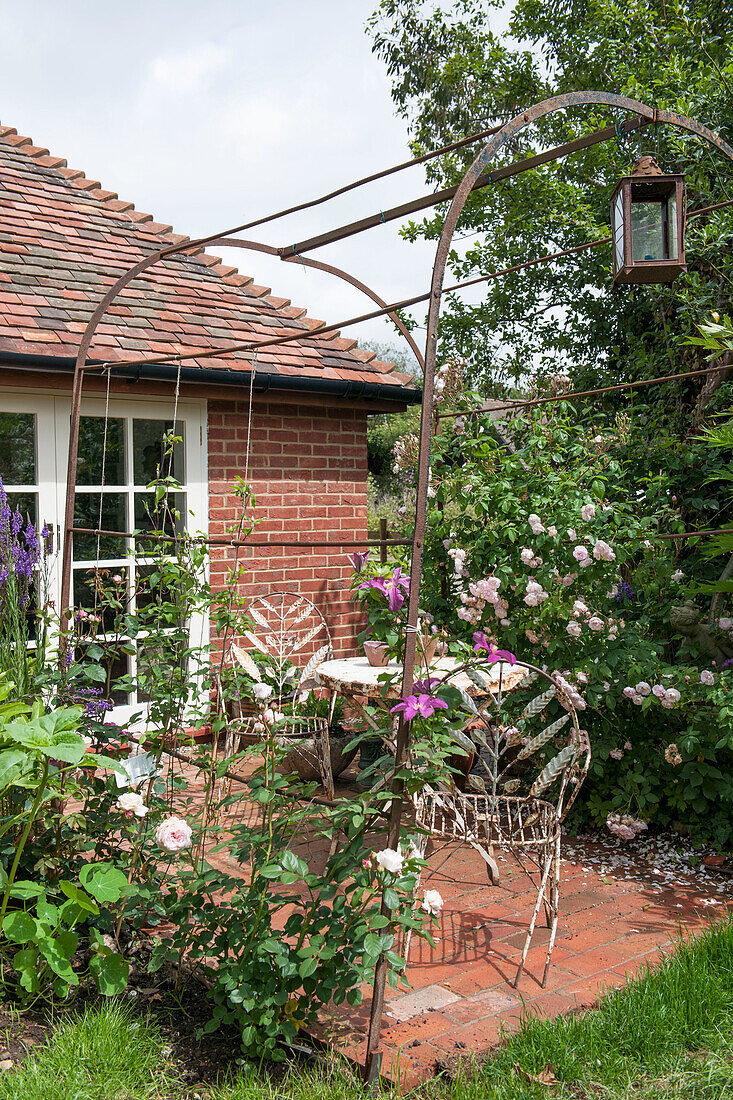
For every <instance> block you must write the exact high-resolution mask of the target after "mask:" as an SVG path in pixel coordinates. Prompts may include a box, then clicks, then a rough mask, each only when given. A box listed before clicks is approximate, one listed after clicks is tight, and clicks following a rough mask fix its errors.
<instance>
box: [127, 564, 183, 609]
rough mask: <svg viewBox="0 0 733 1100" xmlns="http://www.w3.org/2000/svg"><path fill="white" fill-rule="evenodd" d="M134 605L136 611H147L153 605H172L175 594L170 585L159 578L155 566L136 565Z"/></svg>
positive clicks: (159, 571) (159, 575)
mask: <svg viewBox="0 0 733 1100" xmlns="http://www.w3.org/2000/svg"><path fill="white" fill-rule="evenodd" d="M135 573H136V575H137V594H136V603H137V609H138V611H145V610H149V609H151V608H152V607H154V606H155V604H168V603H174V602H175V599H176V594H175V591H174V589H173V588H172V587H171V585H170V584H168V583H167V581H166V580H165V578H164V577H162V576H161V570H160V569H159V568H158V566H156V565H138V566H137V568H136V570H135Z"/></svg>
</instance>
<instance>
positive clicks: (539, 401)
mask: <svg viewBox="0 0 733 1100" xmlns="http://www.w3.org/2000/svg"><path fill="white" fill-rule="evenodd" d="M722 369H723V368H722V367H720V366H717V367H702V368H700V370H688V371H683V372H682V373H681V374H662V375H660V376H659V377H658V378H644V379H642V380H641V381H640V382H619V383H618V384H617V385H615V386H601V387H600V388H599V389H595V390H574V391H573V392H572V393H561V394H557V395H555V396H554V397H533V398H528V399H527V400H526V401H507V402H504V403H503V404H496V405H492V407H491V408H490V409H489V408H481V409H468V410H464V411H463V412H460V411H459V412H455V411H451V412H443V413H436V416H437V418H438V419H439V420H450V419H453V418H454V417H457V416H481V415H484V414H487V413H495V412H505V411H506V410H507V409H526V408H528V407H531V406H535V405H550V404H554V403H555V402H557V401H575V400H576V399H577V398H579V397H595V396H598V395H600V394H604V393H614V392H615V391H617V390H634V389H639V388H640V387H641V386H653V385H656V384H657V383H662V382H676V381H677V380H679V379H681V378H694V377H695V376H696V375H703V374H716V373H717V372H718V371H720V370H722Z"/></svg>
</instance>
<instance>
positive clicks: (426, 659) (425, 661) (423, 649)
mask: <svg viewBox="0 0 733 1100" xmlns="http://www.w3.org/2000/svg"><path fill="white" fill-rule="evenodd" d="M439 641H440V638H439V636H438V635H437V634H423V635H422V636H421V637H420V638H418V642H417V652H418V659H419V662H420V664H421V665H422V666H423V667H424V668H430V664H431V662H432V661H433V660H434V658H435V654H436V651H437V649H438V642H439Z"/></svg>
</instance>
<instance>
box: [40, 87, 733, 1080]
mask: <svg viewBox="0 0 733 1100" xmlns="http://www.w3.org/2000/svg"><path fill="white" fill-rule="evenodd" d="M590 105H599V106H606V107H613V108H619V109H621V110H625V111H630V112H634V113H635V114H636V115H637V116H638V122H634V121H633V120H632V122H630V123H627V124H622V125H625V126H626V130H625V131H624V130H623V129H622V128H621V129H620V132H630V131H631V130H632V129H640V128H641V127H643V126H645V125H650V124H654V125H658V124H660V123H664V124H667V125H671V126H675V127H677V128H679V129H682V130H685V131H687V132H689V133H692V134H695V135H697V136H698V137H700V138H703V139H704V140H706V141H707V142H709V143H710V144H711V145H713V146H714V147H715V148H717V149H718V150H719V151H720V152H722V153H723V154H724V155H725V156H726V157H727V158H728V159H729V160H731V161H733V148H731V146H730V145H728V143H727V142H725V141H724V140H723V139H722V138H721V137H720V136H719V135H717V134H716V133H714V132H713V131H712V130H710V129H709V128H708V127H706V126H704V125H703V124H702V123H699V122H697V121H696V120H694V119H691V118H688V117H687V116H684V115H679V114H676V113H675V112H672V111H667V110H661V109H658V108H654V107H648V106H646V105H645V104H643V103H641V102H639V101H638V100H635V99H631V98H629V97H627V96H621V95H616V94H613V93H606V92H597V91H584V92H573V93H568V94H565V95H561V96H555V97H552V98H550V99H547V100H543V101H542V102H540V103H538V104H535V105H534V106H532V107H530V108H528V109H527V110H526V111H522V112H521V113H520V114H518V115H516V116H515V117H514V118H513V119H511V120H510V121H509V122H507V123H506V124H505V125H503V126H502V127H500V128H497V130H496V131H495V132H491V131H484V132H483V133H482V134H481V135H478V136H480V137H481V138H483V137H485V136H486V135H487V134H490V135H491V136H489V140H488V141H487V142H486V143H485V145H484V146H483V147H482V149H481V150H480V152H479V153H478V155H477V156H476V157H475V159H474V161H473V163H472V164H471V166H470V167H469V168H468V170H467V171H466V172H465V174H464V176H463V178H462V181H461V183H460V184H459V185H458V186H457V187H456V188H451V189H448V190H449V191H450V192H451V193H452V200H451V205H450V208H449V210H448V213H447V215H446V218H445V221H444V224H443V230H442V232H441V236H440V240H439V242H438V245H437V248H436V255H435V261H434V265H433V271H432V279H431V287H430V292H429V309H428V321H427V335H426V347H425V354H424V357H423V356H422V355H421V354H420V350H419V348H418V347H417V345H416V344H415V341H414V340H413V338H412V336H411V335H410V333H409V332H408V331H407V330H406V328H405V326H404V324H403V323H402V321H401V319H400V318H399V316H398V314H396V312H395V311H396V308H398V307H399V305H402V304H408V303H407V302H406V303H400V304H397V305H395V304H393V305H392V306H391V307H390V306H387V304H386V303H385V302H384V301H383V300H382V299H381V298H380V296H379V295H378V294H377V293H376V292H375V291H374V290H372V289H371V288H369V287H367V286H366V284H364V283H362V282H361V281H360V280H358V279H357V278H356V277H355V276H352V275H350V274H349V273H347V272H345V271H343V270H341V269H339V268H335V267H333V266H331V265H327V264H323V263H319V262H318V261H314V260H310V259H306V258H305V257H303V255H302V254H301V251H298V249H299V247H300V248H301V249H302V251H305V250H307V249H308V248H312V247H318V246H319V245H320V244H325V243H330V240H336V239H342V238H343V237H344V236H348V235H353V234H354V233H358V232H362V231H364V230H365V229H369V228H373V227H374V226H375V225H376V224H378V221H377V222H375V221H374V218H371V219H365V220H364V222H363V223H355V224H354V225H353V226H350V227H342V229H341V230H338V231H336V232H335V233H334V234H324V235H323V238H322V239H321V238H312V239H310V240H309V241H305V242H302V244H301V246H298V245H293V246H291V248H290V249H287V248H285V249H283V248H281V249H277V248H274V247H272V246H269V245H265V244H261V243H259V242H254V241H248V240H243V239H238V238H235V237H233V236H232V235H231V234H234V233H237V232H240V231H241V230H243V229H247V228H250V227H252V226H254V225H259V224H262V223H263V222H265V221H268V220H272V219H270V218H263V219H259V220H258V221H256V222H251V223H248V224H246V225H243V226H238V227H237V228H236V229H234V230H231V231H228V232H225V233H223V234H216V235H212V236H210V237H205V238H201V239H199V240H196V241H190V240H188V241H183V242H180V243H178V244H169V245H166V246H165V247H164V248H161V249H158V250H156V251H155V252H152V253H150V254H149V255H148V256H146V257H144V258H143V259H142V260H140V261H138V263H137V264H135V265H134V266H133V267H131V268H130V269H129V270H128V271H127V272H125V273H124V274H123V275H122V276H120V278H119V279H118V280H117V282H116V283H115V284H114V285H113V286H112V287H111V288H110V289H109V290H108V291H107V293H106V294H105V296H104V297H103V299H102V300H101V301H100V303H99V305H98V306H97V308H96V309H95V311H94V313H93V315H92V317H91V318H90V320H89V322H88V324H87V327H86V329H85V331H84V333H83V336H82V339H81V342H80V345H79V351H78V354H77V357H76V363H75V368H74V379H73V386H72V418H71V432H70V443H69V460H68V468H67V493H66V513H65V523H64V538H63V557H62V595H61V612H62V614H63V613H64V612H65V611H66V610H67V609H68V607H69V597H70V581H71V552H72V540H73V533H74V501H75V479H76V464H77V448H78V426H79V416H80V408H81V396H82V388H83V378H84V373H85V367H86V363H87V357H88V352H89V348H90V346H91V342H92V339H93V337H94V333H95V331H96V329H97V327H98V325H99V323H100V321H101V319H102V317H103V316H104V314H105V312H106V310H107V309H108V307H109V306H110V305H111V304H112V302H114V301H115V299H116V298H117V296H118V295H119V294H120V293H121V291H122V290H123V289H124V288H125V286H127V285H128V284H129V283H130V282H131V281H132V280H133V279H135V278H136V277H137V276H138V275H141V274H143V273H144V272H145V271H146V270H147V269H148V268H150V267H152V266H153V265H154V264H156V263H157V262H159V261H160V260H162V259H166V258H167V257H169V256H173V255H175V254H177V253H188V252H191V250H196V251H200V250H201V248H202V246H203V245H204V244H214V245H219V246H222V247H229V246H233V247H239V248H248V249H252V250H255V251H261V252H265V253H268V254H270V255H276V256H280V259H282V260H283V261H293V262H301V263H304V264H305V265H306V266H309V267H313V268H316V269H318V270H322V271H325V272H327V273H329V274H332V275H335V276H337V277H339V278H341V279H344V280H345V281H346V282H349V283H350V284H351V285H352V286H355V287H356V288H357V289H359V290H361V291H362V292H363V293H364V294H366V295H367V296H368V297H370V298H371V299H372V301H374V302H375V303H377V304H378V305H379V306H380V311H379V312H380V313H382V314H383V313H387V314H388V315H389V316H391V318H392V320H393V322H394V323H395V324H396V326H397V328H398V329H399V331H400V332H401V333H402V335H403V336H404V337H405V338H406V339H407V341H408V343H409V345H410V347H411V350H412V351H413V353H414V354H415V356H416V358H417V359H418V362H420V363H421V365H422V366H423V370H424V378H423V392H422V404H421V423H420V439H419V452H418V467H417V479H416V487H417V493H416V504H415V524H414V529H413V537H412V544H411V549H412V556H411V563H410V588H409V601H408V617H407V625H406V639H405V657H404V665H403V679H402V689H401V690H402V695H403V696H405V695H409V694H410V693H411V691H412V686H413V679H414V670H415V659H416V643H417V618H418V603H419V596H420V587H421V579H422V559H423V549H424V538H425V527H426V515H427V489H428V478H429V460H430V444H431V438H432V427H433V396H434V379H435V367H436V358H437V342H438V333H439V320H440V307H441V297H442V293H443V282H444V277H445V269H446V264H447V259H448V252H449V248H450V243H451V241H452V238H453V234H454V232H455V229H456V225H457V223H458V219H459V217H460V215H461V212H462V210H463V208H464V206H465V204H466V201H467V199H468V197H469V195H470V193H471V191H472V190H474V189H475V188H476V186H477V181H478V180H479V177H481V174H482V172H483V170H484V169H485V168H486V166H487V165H488V164H489V163H490V162H491V161H492V159H493V158H494V157H495V155H496V153H497V152H498V151H499V150H500V149H501V148H502V147H503V146H504V145H505V144H506V143H507V141H509V140H510V139H511V138H512V137H513V136H514V135H515V134H517V133H518V132H520V131H521V130H522V129H524V128H525V127H527V126H530V125H532V124H533V123H535V122H537V121H538V120H539V119H541V118H543V117H545V116H547V115H549V114H552V113H554V112H556V111H561V110H567V109H568V108H571V107H579V106H590ZM615 132H616V133H618V132H619V129H617V130H616V131H615ZM600 133H602V134H603V135H604V136H603V137H599V138H598V139H597V140H607V139H608V138H610V137H612V136H613V133H614V131H613V128H611V132H608V131H602V132H600ZM467 143H468V142H467V141H464V142H459V143H456V144H454V145H453V146H449V147H446V148H456V147H458V146H459V145H462V144H467ZM592 143H593V142H592V141H589V140H588V139H587V138H584V139H578V141H577V142H570V143H569V144H568V145H567V146H561V147H559V149H558V150H554V151H550V152H549V153H548V154H543V155H540V156H538V157H534V158H529V160H527V161H524V162H520V165H521V166H518V170H519V171H525V170H530V169H531V168H533V167H537V166H538V164H540V163H547V160H548V159H558V158H559V157H560V156H565V155H568V153H570V152H573V151H574V149H576V148H583V147H587V145H588V144H592ZM552 153H556V154H557V156H554V157H553V156H551V154H552ZM424 159H427V158H426V157H423V158H417V159H416V160H415V161H408V162H405V164H404V165H400V166H398V167H397V168H396V169H390V170H388V171H389V172H391V171H397V170H400V169H401V168H404V167H409V166H411V165H412V164H414V163H417V162H419V161H420V160H424ZM382 174H388V173H382ZM504 174H506V172H505V173H504ZM379 175H380V174H376V175H374V176H371V177H368V178H367V179H365V180H362V181H358V183H356V184H354V185H351V186H360V185H361V184H362V183H367V182H370V181H371V180H372V179H375V178H379ZM486 182H487V183H490V182H491V179H487V180H486ZM483 185H484V184H482V183H479V184H478V186H483ZM347 189H349V188H343V189H340V190H339V191H338V192H334V193H332V195H329V196H327V197H326V198H330V197H333V195H335V194H340V193H343V191H344V190H347ZM448 197H450V196H447V195H446V194H445V193H439V197H438V198H437V200H436V201H437V202H441V201H446V199H447V198H448ZM320 201H325V199H324V200H318V202H320ZM308 205H317V202H316V203H310V204H301V205H300V206H298V207H293V208H291V209H292V211H296V210H299V209H303V208H305V207H306V206H308ZM427 205H430V203H429V202H424V203H423V204H422V206H423V207H424V206H427ZM721 205H723V204H721ZM415 208H422V207H418V206H416V207H415ZM288 212H290V211H286V212H285V213H288ZM279 216H281V215H274V216H273V217H279ZM395 216H396V214H395ZM382 220H384V218H382ZM593 243H594V244H597V243H601V242H593ZM581 247H587V246H581ZM573 251H575V250H573ZM552 258H554V257H546V258H545V259H552ZM425 297H428V296H427V295H426V296H425ZM421 298H422V296H420V298H418V299H417V300H421ZM410 304H411V302H410ZM363 319H365V318H364V317H361V318H355V319H351V320H349V321H345V322H341V323H340V325H339V326H329V328H330V330H331V331H332V330H333V328H336V327H346V325H348V324H353V323H356V322H357V321H359V320H363ZM318 331H322V330H316V332H318ZM311 334H312V333H309V332H308V331H305V330H304V331H297V332H295V333H294V334H293V335H292V336H290V337H284V338H281V339H278V340H276V341H262V342H261V344H260V345H257V344H251V345H250V344H248V345H246V346H247V347H249V346H251V347H252V348H253V349H256V348H257V346H266V345H267V344H268V343H270V344H271V343H282V342H287V341H288V340H297V339H303V338H307V337H308V336H309V335H311ZM236 350H239V349H238V347H237V346H235V347H229V348H221V349H220V350H219V351H218V352H209V353H207V354H208V355H216V354H225V353H231V352H232V351H236ZM198 354H199V355H200V354H201V351H200V349H199V352H198ZM196 355H197V353H195V352H192V353H191V355H190V356H187V357H190V358H195V357H196ZM183 357H184V356H183V355H171V356H166V357H163V360H164V361H173V362H176V361H178V362H180V360H181V358H183ZM145 361H147V360H143V361H142V362H145ZM150 361H156V362H160V361H161V357H160V356H158V357H150ZM119 365H120V367H125V366H127V367H130V366H134V365H135V361H133V362H120V364H119ZM117 533H118V534H124V533H123V532H117ZM63 640H64V639H63V636H62V644H63ZM408 750H409V725H408V723H406V722H405V720H404V717H401V719H400V722H399V726H398V731H397V743H396V771H399V768H400V767H401V766H402V765H404V763H405V762H406V760H407V756H408ZM392 796H393V797H392V800H391V807H390V821H389V834H388V844H389V846H390V847H396V846H397V845H398V843H399V835H400V825H401V816H402V803H403V783H402V781H401V779H399V777H398V776H397V775H395V777H394V779H393V783H392ZM386 973H387V963H386V959H385V957H384V956H382V957H380V959H379V961H378V963H377V967H376V971H375V977H374V990H373V996H372V1005H371V1016H370V1024H369V1035H368V1039H367V1048H366V1056H365V1065H364V1079H365V1081H366V1082H367V1083H368V1084H370V1085H371V1084H372V1083H373V1082H375V1081H376V1080H377V1078H378V1075H379V1068H380V1062H381V1052H380V1051H379V1036H380V1031H381V1022H382V1014H383V1008H384V991H385V980H386Z"/></svg>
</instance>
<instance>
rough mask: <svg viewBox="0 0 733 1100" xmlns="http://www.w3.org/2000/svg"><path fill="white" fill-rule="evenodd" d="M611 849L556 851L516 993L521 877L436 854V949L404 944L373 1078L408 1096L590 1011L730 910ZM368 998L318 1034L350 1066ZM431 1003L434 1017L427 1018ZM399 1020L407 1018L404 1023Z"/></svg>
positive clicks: (524, 908)
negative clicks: (556, 870) (549, 906)
mask: <svg viewBox="0 0 733 1100" xmlns="http://www.w3.org/2000/svg"><path fill="white" fill-rule="evenodd" d="M621 844H622V842H620V841H616V840H615V839H609V840H605V838H602V839H598V838H592V837H586V838H580V839H576V838H572V839H570V840H568V841H567V843H566V846H565V851H566V858H565V859H564V860H563V864H562V870H561V916H560V924H559V926H558V934H557V940H556V943H555V948H554V951H553V957H552V966H551V968H550V972H549V976H548V981H547V985H546V987H545V988H544V989H543V988H542V986H541V985H540V982H541V979H542V971H543V968H544V961H545V953H546V944H547V938H548V934H547V929H546V928H545V927H544V926H543V925H541V924H539V923H538V927H537V929H536V931H535V936H534V938H533V941H532V946H531V948H530V951H529V954H528V957H527V964H526V969H525V971H524V973H523V975H522V977H521V979H520V982H519V988H518V989H515V988H514V986H513V984H512V982H513V980H514V977H515V974H516V968H517V963H518V961H519V958H520V955H521V950H522V946H523V944H524V935H525V932H526V929H527V926H528V924H529V920H530V917H531V913H532V908H533V905H534V899H535V897H536V895H532V894H531V892H528V890H527V884H528V880H527V878H526V876H524V875H522V874H521V872H520V871H519V870H518V868H517V866H516V864H514V863H513V861H512V860H511V859H510V858H507V859H506V860H505V861H503V862H502V863H501V865H500V866H501V870H502V882H501V883H500V884H499V885H498V886H489V885H488V884H487V882H486V877H485V874H484V866H485V865H484V863H483V861H482V859H481V857H480V856H478V855H476V854H475V853H474V852H473V851H472V850H470V849H466V848H463V847H460V846H456V847H455V858H453V857H452V853H451V856H450V857H449V858H448V859H447V860H445V858H444V857H445V851H444V852H443V853H442V854H441V856H440V858H439V859H436V860H435V863H436V864H438V865H439V867H438V869H436V870H435V871H434V872H433V873H432V874H431V873H430V872H428V873H427V874H425V875H424V876H423V882H422V886H423V888H430V889H437V890H439V891H440V893H441V895H442V896H443V899H444V908H443V911H442V913H441V915H440V918H439V924H438V926H437V928H435V930H434V933H433V934H434V939H435V941H436V946H435V948H432V947H430V946H429V945H428V944H427V943H426V942H425V941H422V940H415V941H413V945H412V947H411V951H410V960H409V966H408V971H407V979H408V982H409V987H410V988H408V987H404V986H401V987H400V988H398V989H392V988H390V987H388V988H387V992H386V1004H385V1013H384V1021H383V1031H382V1050H383V1062H382V1072H383V1074H385V1075H386V1076H387V1077H389V1078H391V1079H392V1080H394V1081H398V1082H399V1084H400V1086H404V1087H410V1086H412V1085H414V1084H416V1083H417V1082H419V1081H421V1080H425V1079H426V1078H428V1077H430V1076H432V1075H433V1074H434V1071H435V1062H436V1058H439V1057H441V1056H445V1054H446V1053H452V1054H456V1053H459V1052H461V1053H470V1052H471V1051H478V1050H482V1049H484V1050H485V1049H486V1048H487V1047H489V1046H492V1045H495V1044H496V1043H497V1042H500V1041H501V1038H502V1036H503V1035H505V1034H506V1033H509V1032H512V1031H514V1030H516V1029H517V1027H518V1026H519V1024H520V1021H521V1020H522V1018H523V1017H526V1016H528V1015H529V1016H543V1017H550V1018H552V1017H555V1016H558V1015H563V1014H565V1013H567V1012H571V1011H574V1010H577V1009H579V1008H587V1007H590V1006H592V1005H593V1004H595V1003H596V1002H597V1000H598V997H599V995H600V994H601V993H602V992H603V991H604V990H605V989H610V988H614V987H617V986H619V985H623V984H624V982H625V981H626V980H627V978H628V977H631V976H633V975H636V974H638V973H639V971H640V970H641V969H643V967H644V966H645V965H650V964H653V963H655V962H656V961H658V959H659V958H660V957H661V954H662V953H663V952H664V951H665V950H669V949H670V948H671V947H672V945H673V943H674V941H675V940H676V939H677V938H678V936H679V934H680V932H682V934H684V935H689V934H693V933H694V932H696V931H698V930H701V929H702V928H703V927H704V926H705V925H706V924H707V922H708V921H709V919H710V918H711V916H714V915H715V914H716V913H718V914H720V913H721V912H722V909H723V906H724V905H728V906H730V907H731V908H733V883H732V882H731V881H730V880H726V879H724V878H721V877H719V876H716V875H715V874H708V873H706V872H704V871H703V872H702V873H701V874H700V875H699V876H698V875H695V874H693V873H691V871H690V868H687V869H686V871H684V872H683V871H679V870H675V869H674V868H673V869H672V870H671V871H670V870H669V868H668V867H667V868H666V869H664V870H663V871H662V872H660V871H659V866H658V865H660V864H661V863H662V858H661V856H660V853H659V852H655V851H654V850H653V848H650V849H649V851H648V854H647V856H646V857H643V858H642V857H641V856H640V855H639V853H638V849H637V848H635V847H634V846H633V845H631V846H628V847H627V848H622V846H621ZM661 847H662V848H663V847H664V843H662V845H661ZM297 850H298V851H299V854H300V855H303V856H308V857H309V858H310V859H312V860H317V859H319V858H322V857H323V854H324V852H323V844H322V843H317V844H316V843H314V844H313V845H311V844H310V842H309V841H308V840H307V839H306V840H304V841H303V842H302V844H301V845H299V846H297ZM223 858H224V857H221V856H220V857H216V862H217V863H221V862H223ZM227 869H228V870H231V871H234V872H235V873H236V864H233V863H231V862H228V863H227ZM655 870H656V871H657V875H656V876H655V873H654V872H655ZM660 883H661V884H660ZM416 991H421V992H420V994H419V995H418V996H417V997H416ZM370 992H371V991H370V990H365V1000H364V1003H363V1004H362V1005H361V1006H360V1007H359V1008H350V1007H349V1006H341V1007H339V1008H338V1009H335V1010H334V1013H333V1016H332V1017H331V1018H330V1020H328V1021H326V1020H324V1029H323V1033H324V1034H328V1035H330V1036H331V1038H332V1040H333V1041H334V1042H336V1044H337V1045H338V1046H339V1048H340V1049H341V1050H342V1051H343V1052H344V1053H345V1054H347V1055H348V1056H349V1057H351V1058H354V1059H356V1060H358V1061H359V1062H362V1061H363V1057H364V1048H365V1043H366V1034H367V1027H368V1019H369V995H370ZM446 995H448V997H450V998H451V999H450V1003H445V1002H446V1000H447V999H448V998H447V996H446ZM431 1000H432V1001H433V1002H434V1003H435V1004H436V1005H441V1004H442V1006H443V1007H442V1008H441V1007H436V1008H434V1009H433V1008H431V1007H430V1006H431ZM409 1011H414V1012H415V1015H412V1016H409V1015H408V1018H407V1019H405V1018H404V1017H405V1014H406V1012H407V1013H408V1014H409Z"/></svg>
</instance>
